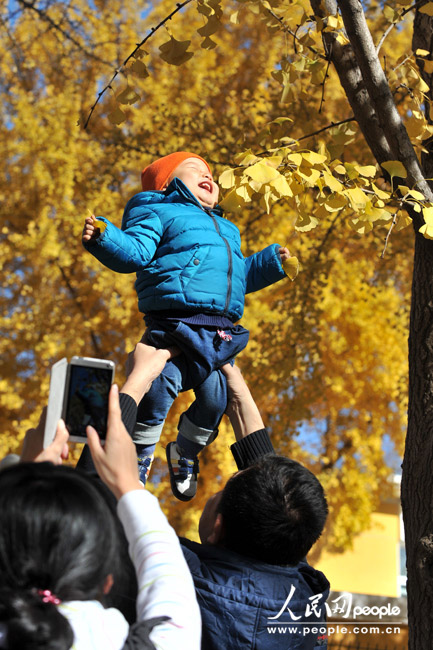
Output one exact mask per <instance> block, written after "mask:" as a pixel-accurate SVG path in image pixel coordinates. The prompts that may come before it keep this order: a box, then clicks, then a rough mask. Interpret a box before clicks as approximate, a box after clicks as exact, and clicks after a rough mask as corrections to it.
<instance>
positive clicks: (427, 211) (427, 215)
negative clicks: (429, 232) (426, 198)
mask: <svg viewBox="0 0 433 650" xmlns="http://www.w3.org/2000/svg"><path fill="white" fill-rule="evenodd" d="M422 216H423V218H424V221H425V222H426V224H427V225H428V226H431V227H433V206H429V207H428V208H423V211H422Z"/></svg>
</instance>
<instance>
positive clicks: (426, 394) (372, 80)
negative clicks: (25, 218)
mask: <svg viewBox="0 0 433 650" xmlns="http://www.w3.org/2000/svg"><path fill="white" fill-rule="evenodd" d="M424 4H425V3H424ZM311 5H312V8H313V10H314V12H315V14H316V15H319V16H321V17H326V15H327V14H331V15H335V13H336V11H337V6H338V8H339V10H340V12H341V15H342V17H343V21H344V25H345V28H346V32H347V35H348V38H349V44H347V45H344V46H339V45H338V43H337V41H336V34H334V33H333V32H325V33H324V34H323V42H324V46H325V50H326V52H327V54H328V58H329V59H330V60H331V61H332V63H333V64H334V65H335V68H336V70H337V72H338V75H339V77H340V82H341V84H342V86H343V88H344V90H345V92H346V96H347V98H348V100H349V102H350V104H351V106H352V109H353V111H354V114H355V117H356V119H357V122H358V125H359V127H360V129H361V130H362V132H363V135H364V137H365V139H366V142H367V144H368V145H369V146H370V149H371V151H372V153H373V155H374V156H375V158H376V160H377V161H378V162H379V163H381V162H384V159H388V160H390V159H394V160H400V162H402V163H403V164H404V165H405V167H406V170H407V172H408V181H409V182H410V183H416V185H417V189H420V190H421V191H422V192H423V193H424V196H425V197H426V199H427V200H429V201H432V202H433V192H432V189H431V188H432V182H431V181H430V180H429V179H432V178H433V138H429V140H427V141H426V142H425V143H424V149H425V153H424V154H423V158H422V161H421V163H422V165H420V163H419V161H418V160H417V157H416V154H415V151H414V148H413V146H412V145H411V142H410V140H409V137H408V135H407V132H406V129H405V127H404V124H403V122H402V120H401V118H400V116H399V115H398V113H397V109H396V107H395V105H394V101H393V98H392V95H391V91H390V88H389V85H388V82H387V80H386V77H385V75H384V73H383V70H382V68H381V66H380V63H379V60H378V57H377V52H376V49H375V47H374V44H373V41H372V39H371V35H370V33H369V30H368V27H367V23H366V21H365V16H364V11H363V7H362V3H361V2H360V1H359V0H344V1H343V0H325V1H324V2H319V0H311ZM417 6H418V9H419V8H420V6H422V5H420V4H418V5H417ZM418 48H420V49H423V50H426V51H428V52H430V55H429V57H428V58H429V59H433V18H431V17H429V16H427V15H426V14H420V13H419V11H418V10H417V11H416V15H415V22H414V37H413V50H414V51H416V50H417V49H418ZM421 60H422V59H421ZM347 62H349V64H347ZM423 67H424V64H423V63H421V65H420V68H421V73H422V76H423V79H424V81H425V82H426V83H427V84H428V86H429V88H430V92H429V99H430V100H432V99H433V73H431V74H428V73H427V72H426V71H425V70H423ZM426 115H427V119H428V120H429V121H430V123H432V121H433V120H432V118H433V114H432V112H431V111H430V112H429V106H428V103H426ZM372 118H373V120H372ZM371 120H372V121H371ZM369 123H370V124H369ZM372 130H373V131H374V137H373V138H372V137H371V131H372ZM410 216H411V217H412V219H413V225H414V229H415V253H414V272H413V283H412V302H411V314H410V333H409V409H408V430H407V438H406V447H405V454H404V461H403V476H402V485H401V490H402V509H403V517H404V526H405V538H406V553H407V574H408V585H407V592H408V618H409V649H410V650H430V648H431V647H432V645H433V641H432V639H433V241H431V240H428V239H425V238H424V237H423V236H422V235H420V234H419V233H418V231H419V228H420V226H421V225H422V224H423V219H422V217H421V216H420V214H418V213H416V212H411V214H410Z"/></svg>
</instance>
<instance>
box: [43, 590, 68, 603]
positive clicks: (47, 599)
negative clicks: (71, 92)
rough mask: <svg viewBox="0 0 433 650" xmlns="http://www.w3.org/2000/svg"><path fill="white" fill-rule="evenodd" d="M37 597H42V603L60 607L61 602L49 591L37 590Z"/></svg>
mask: <svg viewBox="0 0 433 650" xmlns="http://www.w3.org/2000/svg"><path fill="white" fill-rule="evenodd" d="M38 595H39V596H42V602H43V603H52V604H53V605H60V603H61V602H62V601H61V600H60V598H57V596H55V595H54V594H53V593H52V592H51V591H50V590H49V589H38Z"/></svg>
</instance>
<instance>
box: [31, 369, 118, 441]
mask: <svg viewBox="0 0 433 650" xmlns="http://www.w3.org/2000/svg"><path fill="white" fill-rule="evenodd" d="M114 367H115V366H114V363H113V362H112V361H108V360H107V359H93V358H91V357H72V359H71V361H70V363H69V364H68V362H67V359H61V360H60V361H58V362H57V363H55V364H54V365H53V367H52V368H51V381H50V395H49V400H48V408H47V420H46V424H45V433H44V448H45V447H47V446H48V445H49V444H50V443H51V442H52V440H53V438H54V435H55V432H56V427H57V422H58V421H59V419H60V418H63V419H64V421H65V424H66V428H67V429H68V431H69V440H71V441H72V442H86V427H87V426H88V425H91V426H92V427H93V428H94V429H96V431H97V432H98V435H99V437H100V438H101V442H103V441H104V440H105V436H106V433H107V417H108V393H109V392H110V388H111V384H112V382H113V378H114Z"/></svg>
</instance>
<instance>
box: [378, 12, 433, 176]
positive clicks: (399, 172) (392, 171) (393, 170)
mask: <svg viewBox="0 0 433 650" xmlns="http://www.w3.org/2000/svg"><path fill="white" fill-rule="evenodd" d="M432 4H433V3H432ZM381 167H383V168H384V170H385V171H387V172H388V174H389V175H390V176H391V178H394V176H398V177H399V178H406V176H407V171H406V169H405V167H404V165H403V164H402V163H401V162H400V161H399V160H388V161H387V162H383V163H381Z"/></svg>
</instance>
